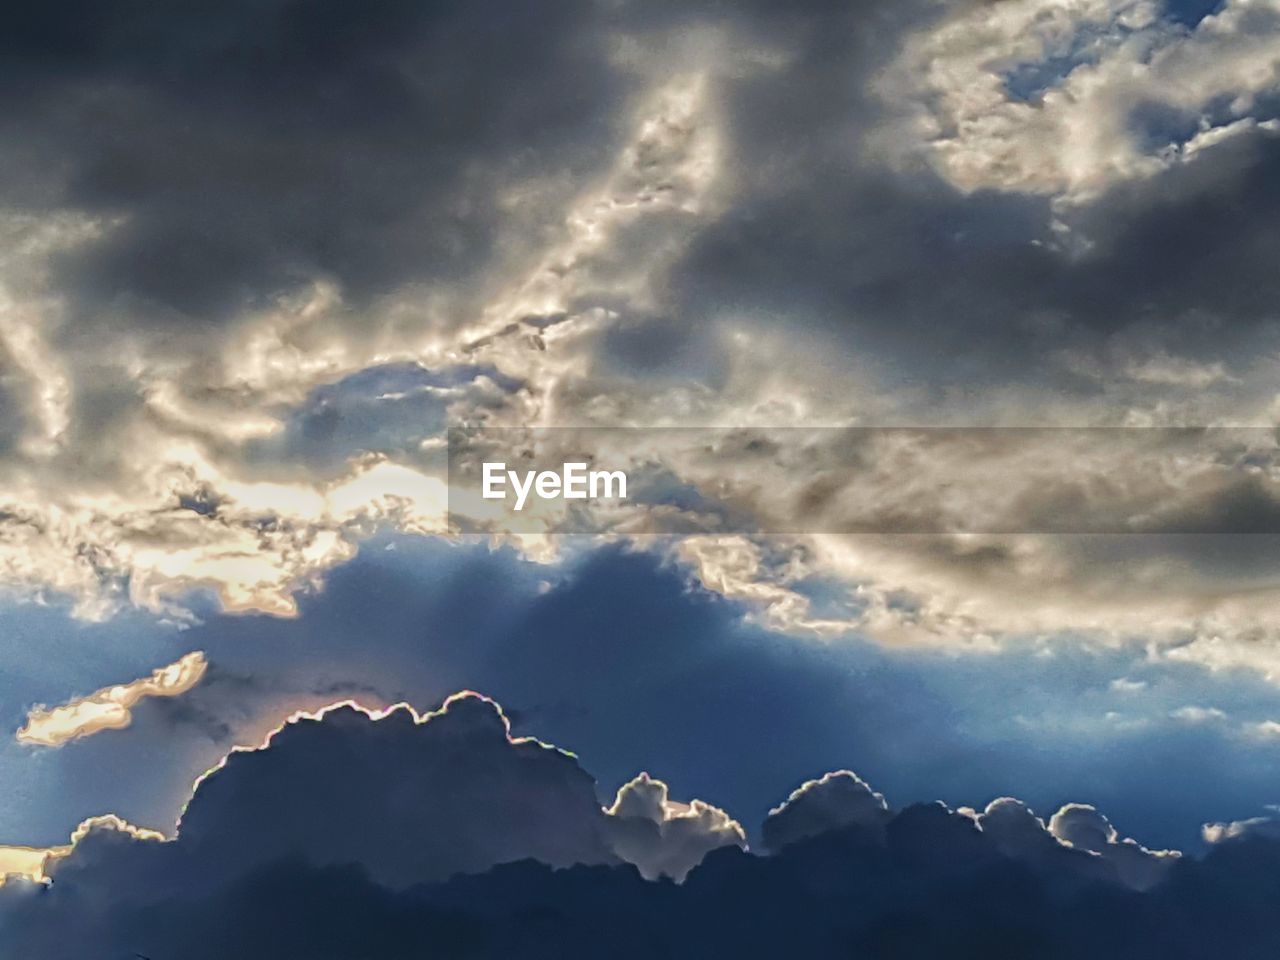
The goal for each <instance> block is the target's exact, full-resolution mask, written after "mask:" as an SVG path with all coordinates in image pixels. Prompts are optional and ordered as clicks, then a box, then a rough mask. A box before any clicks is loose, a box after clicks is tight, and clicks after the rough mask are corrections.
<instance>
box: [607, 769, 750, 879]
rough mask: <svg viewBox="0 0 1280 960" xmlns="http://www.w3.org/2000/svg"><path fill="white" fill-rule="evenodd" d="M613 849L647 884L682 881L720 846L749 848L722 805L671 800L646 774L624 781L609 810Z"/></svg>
mask: <svg viewBox="0 0 1280 960" xmlns="http://www.w3.org/2000/svg"><path fill="white" fill-rule="evenodd" d="M605 813H606V815H607V816H608V817H609V820H608V831H607V832H608V835H609V839H610V842H611V843H612V845H613V851H614V853H616V854H617V855H618V856H619V857H621V858H622V859H623V860H626V861H627V862H628V863H633V864H635V866H636V867H637V869H639V871H640V873H641V875H642V876H644V877H645V878H646V879H648V880H656V879H657V878H658V877H663V876H665V877H670V878H671V879H673V880H675V881H676V882H680V881H683V880H684V878H685V877H686V876H687V875H688V873H689V871H690V870H692V869H693V868H694V867H696V866H697V865H698V864H699V863H701V862H702V858H703V857H704V856H706V855H707V854H708V853H709V852H710V851H712V850H715V849H717V848H719V847H726V846H736V847H741V848H744V849H745V848H746V845H747V837H746V831H744V830H743V829H742V824H740V823H738V822H737V821H736V820H734V819H733V818H732V817H731V816H729V814H727V813H726V812H725V811H723V810H721V809H720V808H719V807H715V806H712V805H711V804H709V803H706V802H704V801H702V800H693V801H692V802H690V803H681V802H679V801H677V800H672V799H671V796H670V793H669V791H668V788H667V785H666V784H665V783H663V782H662V781H661V780H655V779H653V778H652V777H650V776H649V775H648V774H647V773H641V774H640V775H639V776H637V777H636V778H635V779H633V780H631V781H629V782H627V783H624V784H623V785H622V786H621V787H620V788H619V789H618V793H617V796H616V797H615V798H614V801H613V804H612V805H611V806H609V807H607V808H606V809H605Z"/></svg>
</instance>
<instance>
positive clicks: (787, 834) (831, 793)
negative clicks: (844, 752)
mask: <svg viewBox="0 0 1280 960" xmlns="http://www.w3.org/2000/svg"><path fill="white" fill-rule="evenodd" d="M889 818H890V813H889V807H888V804H886V803H885V800H884V797H883V796H881V795H880V794H879V793H877V792H876V791H874V790H872V789H871V787H870V786H868V785H867V783H866V782H865V781H864V780H863V779H862V778H861V777H859V776H858V775H857V774H856V773H853V772H851V771H849V770H838V771H836V772H834V773H828V774H824V775H823V776H822V777H820V778H819V779H817V780H810V781H808V782H806V783H804V784H801V785H800V786H799V787H798V788H796V790H795V791H794V792H792V794H791V796H790V797H788V798H787V801H786V802H785V803H783V804H782V805H780V806H778V807H775V808H774V809H772V810H770V811H769V816H768V817H767V818H766V819H765V822H764V827H763V831H762V836H763V837H764V844H765V846H766V847H767V848H768V849H769V850H772V851H774V852H777V851H779V850H781V849H782V848H783V847H785V846H787V845H788V844H791V843H795V842H796V841H799V840H804V839H806V838H808V837H813V836H817V835H818V834H820V833H826V832H827V831H828V830H836V829H841V828H849V827H857V828H858V830H859V831H860V832H861V833H862V834H863V835H865V836H866V837H867V838H868V840H869V841H871V842H873V843H875V842H883V838H884V825H885V823H887V822H888V820H889Z"/></svg>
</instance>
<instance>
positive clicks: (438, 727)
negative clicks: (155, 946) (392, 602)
mask: <svg viewBox="0 0 1280 960" xmlns="http://www.w3.org/2000/svg"><path fill="white" fill-rule="evenodd" d="M371 798H376V799H374V800H373V801H372V803H371V802H370V801H371ZM604 831H605V822H604V817H603V815H602V813H601V810H600V806H599V804H598V803H597V802H596V798H595V790H594V785H593V783H592V781H591V779H590V778H589V777H588V776H587V775H586V774H585V773H583V772H582V771H581V770H580V769H579V768H578V766H577V764H576V763H575V762H574V761H573V760H572V759H571V758H570V757H568V756H565V755H564V754H561V753H559V752H557V751H555V750H551V749H548V748H546V747H544V746H542V745H540V744H538V743H535V742H532V741H527V742H522V743H512V742H511V741H510V740H509V739H508V736H507V726H506V721H505V719H504V718H503V716H502V714H501V712H500V711H499V710H498V708H497V707H496V706H495V705H494V704H492V703H490V702H489V701H486V700H482V699H480V698H478V697H461V698H456V699H453V700H450V701H449V702H448V703H447V704H446V705H445V708H444V712H443V713H441V714H439V715H438V716H435V717H433V718H430V719H428V720H427V721H426V722H417V720H416V718H415V717H414V715H413V714H412V713H411V712H410V711H409V710H408V709H407V708H402V709H397V710H393V711H392V712H391V713H390V714H389V715H387V716H386V717H385V718H383V719H381V720H375V719H373V718H371V717H370V716H368V715H367V714H365V713H363V712H361V711H359V710H357V709H355V708H351V707H347V708H338V709H336V710H334V711H332V712H329V713H326V714H325V715H324V716H323V718H322V719H320V720H301V721H297V722H294V723H290V724H288V725H286V726H285V727H284V729H283V730H281V731H280V732H279V733H277V734H276V735H275V736H274V737H273V738H272V741H271V745H270V747H269V749H266V750H263V751H258V752H247V753H246V752H240V753H232V754H231V755H230V756H229V757H228V758H227V762H226V766H225V768H224V769H222V770H219V771H218V772H217V773H216V774H214V775H212V776H210V777H209V778H208V779H207V780H206V781H205V782H204V783H202V784H201V786H200V787H199V788H198V789H197V790H196V794H195V796H194V797H193V798H192V800H191V803H190V804H189V805H188V806H187V809H186V810H185V811H184V813H183V816H182V822H181V825H180V828H179V833H180V836H181V837H182V844H183V845H184V846H185V848H186V849H189V850H193V851H200V850H207V851H209V852H208V853H204V854H200V853H197V854H196V855H197V856H202V857H205V858H207V862H209V863H216V864H219V865H220V867H221V871H220V872H224V873H226V872H234V871H235V870H236V869H237V868H238V869H244V867H245V866H246V865H247V864H249V863H262V862H264V861H269V860H274V859H277V858H281V857H289V856H304V855H305V856H306V857H308V858H310V859H311V860H312V861H314V862H317V863H344V862H347V861H358V862H360V863H362V864H364V866H365V867H366V869H367V870H368V871H369V872H370V874H371V876H373V877H374V878H375V879H378V880H379V881H381V882H384V883H390V884H393V885H404V884H407V883H411V882H414V881H422V880H431V879H437V880H439V879H445V878H447V877H449V876H450V875H451V874H453V873H456V872H476V871H477V870H482V869H485V868H486V867H488V866H490V865H492V864H495V863H502V862H504V861H507V860H513V859H520V858H522V857H535V858H538V859H541V860H543V861H545V862H549V863H552V864H555V865H560V866H565V865H568V864H572V863H584V862H585V863H599V862H608V861H611V860H612V859H613V857H612V854H611V853H610V850H609V847H608V844H607V842H606V840H605V838H604ZM228 837H235V838H236V839H235V841H234V843H227V842H226V838H228Z"/></svg>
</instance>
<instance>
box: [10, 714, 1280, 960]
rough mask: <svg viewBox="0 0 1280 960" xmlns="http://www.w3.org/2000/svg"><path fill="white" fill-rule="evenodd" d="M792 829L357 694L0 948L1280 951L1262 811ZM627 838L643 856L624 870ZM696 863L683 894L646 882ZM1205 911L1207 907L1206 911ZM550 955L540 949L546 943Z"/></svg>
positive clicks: (884, 815)
mask: <svg viewBox="0 0 1280 960" xmlns="http://www.w3.org/2000/svg"><path fill="white" fill-rule="evenodd" d="M317 790H318V792H319V795H320V800H319V802H317V801H316V800H315V799H314V798H313V794H312V792H313V791H317ZM320 803H323V805H324V806H323V811H324V814H323V816H320V817H318V816H317V814H318V813H319V812H320V811H321V806H320ZM273 808H280V811H281V812H280V813H276V812H275V810H274V809H273ZM288 814H292V816H290V815H288ZM264 816H265V829H262V827H263V818H264ZM770 820H771V821H772V822H773V826H772V827H771V828H767V829H766V832H767V833H772V834H773V835H774V838H775V842H773V843H771V848H772V852H771V853H770V855H768V856H760V855H755V854H752V853H750V852H748V851H746V850H744V849H742V833H741V828H740V827H738V825H737V824H735V823H733V821H732V820H730V819H729V818H728V817H727V815H726V814H724V812H723V811H718V810H716V809H715V808H712V807H709V806H708V805H705V804H699V803H698V802H694V803H692V804H689V805H684V804H679V803H675V802H673V801H671V800H670V799H669V793H668V789H667V787H666V785H665V784H663V783H661V782H660V781H656V780H654V779H652V778H651V777H648V776H644V775H641V776H639V777H636V778H635V779H634V780H632V781H631V782H629V783H627V784H625V785H624V786H623V788H622V789H621V790H620V791H619V793H618V796H617V799H616V801H615V803H614V804H613V805H612V806H611V807H610V808H609V809H608V810H607V811H606V810H604V809H602V808H601V807H600V806H599V805H598V804H597V803H595V801H594V795H593V785H592V782H591V780H590V778H589V777H588V776H587V775H586V774H585V773H584V772H583V771H582V770H581V768H579V767H578V765H577V763H576V761H575V760H574V758H573V757H572V755H570V754H566V753H563V752H561V751H558V750H556V749H554V748H551V747H549V746H547V745H545V744H541V743H538V742H537V741H532V740H528V739H512V738H511V737H510V735H509V732H508V730H507V727H506V724H505V722H504V717H503V714H502V713H501V711H500V710H499V709H498V708H497V706H496V705H495V704H493V703H492V701H488V700H485V699H484V698H481V697H479V696H477V695H474V694H462V695H458V696H457V697H454V698H451V699H450V700H449V701H448V702H447V703H446V704H445V705H444V706H443V707H442V708H441V710H439V711H436V712H434V713H431V714H426V715H418V714H415V713H414V712H412V711H411V710H409V709H408V708H406V707H396V708H392V709H390V710H387V711H381V712H377V713H373V712H370V711H363V710H359V709H356V708H354V707H352V706H349V705H341V706H335V707H334V708H332V709H331V710H328V711H324V712H322V713H320V714H317V715H314V716H309V717H298V718H295V719H294V720H293V721H291V722H290V723H289V724H286V725H285V726H284V727H283V728H281V730H279V731H278V732H277V733H276V734H275V735H274V736H273V737H271V739H270V741H269V742H268V743H267V744H266V745H264V746H263V747H262V748H259V749H256V750H240V751H236V752H233V753H232V754H231V755H230V757H229V758H228V760H227V762H226V764H225V765H223V766H222V767H220V768H218V769H216V770H214V771H212V772H211V773H210V774H209V775H208V776H207V777H206V778H205V779H204V780H202V781H201V782H200V783H199V784H197V787H196V790H195V793H194V796H193V798H192V803H191V806H190V808H189V810H188V812H187V815H186V816H185V817H184V818H183V822H182V824H181V825H180V827H179V830H178V831H177V833H176V835H175V836H174V837H173V838H172V839H168V840H165V839H163V838H160V837H159V836H158V835H156V834H153V833H150V832H147V831H141V830H138V829H137V828H133V827H131V826H130V825H128V824H126V823H124V822H123V821H120V820H119V819H117V818H98V819H95V820H93V821H89V822H86V824H84V825H82V827H81V828H80V829H79V830H77V832H76V835H75V836H74V837H73V841H72V846H71V847H70V848H69V849H68V850H67V851H66V852H65V854H64V855H59V856H57V857H56V858H53V859H52V862H50V863H49V865H48V868H47V873H48V879H47V882H45V883H43V884H40V885H37V886H33V885H32V884H30V883H22V882H18V883H9V884H6V885H4V887H3V888H0V920H3V923H0V947H3V948H4V949H6V950H7V951H9V952H12V953H14V955H18V956H27V955H32V956H43V957H50V958H62V957H68V958H71V957H75V956H79V955H83V954H84V953H85V952H86V951H87V950H90V949H92V950H95V951H98V952H106V953H109V954H113V953H121V954H128V953H130V952H138V953H142V954H143V955H145V956H153V955H155V954H160V955H181V956H183V957H189V958H191V960H206V958H208V960H212V958H214V957H221V956H228V955H234V956H240V957H245V958H246V960H258V958H263V960H265V958H267V957H273V956H280V955H281V954H282V953H306V954H307V955H309V956H323V955H325V953H324V951H325V950H327V951H328V952H329V955H332V956H353V955H360V952H361V951H369V950H373V951H375V952H377V953H378V955H380V956H396V955H409V954H411V953H412V952H413V951H415V950H418V951H420V950H421V949H428V948H429V949H435V950H437V951H438V950H447V951H452V952H455V953H458V954H465V955H468V956H477V957H487V956H494V957H497V956H513V955H520V954H524V955H534V956H548V957H549V956H576V955H583V954H584V952H589V950H590V944H592V943H595V944H598V943H600V942H605V940H607V941H608V942H611V943H612V942H616V944H617V948H616V950H615V952H616V953H617V954H618V955H619V956H623V957H629V956H636V957H641V956H652V955H653V951H654V950H660V952H662V953H663V954H664V955H668V956H691V957H692V956H707V955H708V952H709V950H712V945H714V951H717V952H722V951H729V952H731V953H733V954H735V955H750V954H751V953H753V952H756V953H758V952H760V951H767V952H769V953H770V954H772V953H774V952H775V950H776V949H777V948H779V947H780V946H781V945H782V944H784V943H791V944H794V945H797V946H798V947H799V948H801V949H802V950H804V951H805V952H806V953H807V954H808V955H813V956H826V955H832V951H833V950H834V949H836V947H837V946H838V947H839V948H840V950H843V949H844V947H846V946H849V945H857V946H858V947H859V949H862V950H864V951H872V952H874V953H875V955H878V956H929V955H936V949H937V945H938V944H940V943H945V944H950V945H951V948H952V949H956V950H962V951H967V952H970V953H974V954H975V955H981V954H983V953H984V952H987V951H988V950H989V948H990V946H991V944H997V943H998V944H1004V945H1005V947H1009V946H1010V945H1013V946H1014V947H1016V948H1017V949H1018V951H1019V953H1020V955H1031V956H1034V955H1037V954H1038V953H1040V952H1043V951H1045V950H1048V949H1049V948H1050V947H1052V949H1053V950H1054V951H1055V955H1058V956H1063V957H1071V958H1074V957H1096V956H1119V955H1124V956H1128V957H1138V958H1144V957H1148V956H1150V957H1153V958H1154V957H1169V956H1187V957H1192V956H1196V955H1198V953H1200V952H1203V949H1202V948H1203V947H1204V946H1205V945H1206V944H1207V943H1216V944H1217V945H1218V948H1219V949H1220V950H1222V951H1225V952H1226V953H1227V954H1228V955H1246V954H1249V953H1251V952H1252V953H1258V952H1260V951H1261V952H1265V951H1264V948H1265V947H1267V946H1269V945H1270V944H1271V943H1273V942H1274V941H1275V940H1276V939H1277V938H1280V931H1275V930H1274V929H1273V926H1274V925H1273V924H1268V923H1261V922H1258V920H1259V919H1260V917H1261V916H1262V915H1261V914H1259V913H1258V912H1257V911H1259V910H1262V909H1264V904H1266V903H1268V902H1269V901H1268V898H1267V897H1259V896H1254V897H1241V896H1240V895H1239V891H1240V890H1241V889H1242V886H1241V885H1244V887H1248V886H1249V885H1261V887H1260V889H1270V887H1269V886H1268V884H1272V885H1274V882H1275V881H1274V878H1275V876H1276V875H1277V873H1280V845H1277V844H1276V843H1275V841H1274V840H1273V839H1269V836H1270V834H1269V833H1268V831H1267V830H1266V829H1262V828H1261V827H1258V826H1256V825H1257V824H1261V823H1262V822H1263V821H1262V820H1261V819H1259V820H1257V821H1247V822H1242V823H1240V824H1218V825H1209V826H1208V827H1206V828H1205V831H1206V837H1207V838H1208V839H1209V840H1210V841H1211V842H1212V844H1213V848H1212V849H1211V850H1210V852H1209V854H1208V855H1207V856H1206V857H1205V858H1203V859H1201V860H1197V859H1195V858H1187V857H1179V856H1175V855H1170V854H1157V853H1152V852H1151V851H1147V850H1145V849H1144V848H1142V847H1141V846H1139V845H1137V844H1135V843H1133V842H1132V841H1121V840H1119V839H1118V837H1117V834H1116V831H1115V830H1114V828H1113V827H1111V825H1110V823H1109V822H1108V821H1107V819H1106V818H1105V817H1103V816H1102V815H1101V814H1099V813H1098V812H1097V811H1096V810H1095V809H1093V808H1092V807H1087V806H1083V805H1079V804H1069V805H1067V806H1066V807H1063V808H1062V809H1061V810H1059V811H1058V813H1057V814H1056V815H1055V816H1054V817H1053V818H1051V821H1050V826H1049V827H1046V825H1045V824H1044V822H1043V821H1041V820H1040V819H1039V818H1038V817H1036V816H1035V815H1034V813H1032V811H1031V810H1030V809H1029V808H1027V807H1026V805H1025V804H1023V803H1022V802H1021V801H1018V800H1015V799H1012V798H1008V797H1005V798H1001V799H998V800H996V801H993V802H992V803H991V804H989V805H988V806H987V807H986V809H985V810H984V811H983V812H982V813H975V812H974V811H972V810H964V809H962V810H959V811H955V810H951V809H949V808H947V807H946V806H945V805H942V804H938V803H935V804H919V805H914V806H910V807H907V808H905V809H903V810H900V811H890V810H888V809H887V808H886V807H885V805H884V803H883V800H882V799H881V798H880V796H879V794H877V793H876V792H875V791H874V790H872V789H871V788H870V787H869V786H868V785H867V784H866V783H865V782H864V781H862V780H861V779H860V778H858V777H857V776H856V775H854V774H852V773H851V772H849V771H837V772H834V773H831V774H828V775H827V776H824V777H822V778H819V779H817V780H813V781H810V782H808V783H806V784H804V785H802V787H801V788H800V789H798V790H797V791H795V792H794V793H793V794H792V795H791V797H790V798H789V799H788V800H787V802H786V803H784V804H783V805H781V806H780V807H779V808H778V809H777V810H775V811H774V812H773V813H771V815H770ZM640 824H644V825H646V826H647V827H651V828H660V827H662V826H663V825H664V824H665V825H667V826H669V827H671V828H672V829H671V831H670V832H664V831H662V830H661V829H659V830H656V831H655V830H648V831H636V830H633V829H632V828H634V827H637V826H638V825H640ZM602 826H603V827H604V831H603V832H602V831H601V827H602ZM868 831H871V832H872V833H871V834H868ZM277 834H282V835H283V836H282V838H281V839H282V841H283V842H275V841H274V840H273V836H274V835H277ZM606 837H611V840H612V842H613V843H615V844H617V845H618V850H619V852H621V853H624V855H626V854H627V853H628V850H627V848H629V850H630V853H632V854H634V855H635V856H634V860H635V862H636V863H637V864H638V865H639V867H640V869H639V870H637V869H636V867H635V866H633V865H631V864H628V863H624V862H621V861H619V860H618V859H617V858H615V857H612V856H611V855H610V854H609V853H608V850H607V846H608V844H607V842H606ZM575 838H576V839H575ZM869 839H870V840H871V842H868V840H869ZM655 840H656V841H657V842H655ZM784 840H785V842H784ZM513 841H514V842H513ZM582 842H585V844H586V846H585V847H583V846H581V845H580V843H582ZM584 852H585V853H586V854H587V858H586V859H587V860H588V861H589V862H587V863H584V862H583V857H582V856H581V854H583V853H584ZM704 855H705V858H704ZM528 857H532V859H525V858H528ZM544 858H549V860H550V861H552V862H548V861H547V859H544ZM593 858H598V859H593ZM699 859H701V863H700V864H698V863H697V861H698V860H699ZM676 873H679V874H681V876H682V877H683V883H681V884H672V883H670V882H666V881H665V880H663V879H650V880H646V879H642V875H643V876H644V877H651V878H661V877H670V876H673V875H675V874H676ZM1255 892H1257V891H1255ZM1189 905H1194V906H1196V907H1198V909H1200V910H1203V911H1204V912H1203V914H1201V915H1196V916H1194V917H1191V916H1188V915H1187V912H1186V911H1187V910H1188V907H1189ZM655 916H661V917H662V922H661V923H659V924H655V923H654V922H653V918H654V917H655ZM1267 916H1269V914H1267ZM725 917H733V918H734V921H733V923H726V922H725V919H724V918H725ZM602 938H604V939H602ZM531 943H533V944H536V945H537V948H536V951H535V952H533V953H530V951H529V950H528V949H521V948H520V947H519V945H520V944H524V945H525V948H527V947H528V946H529V944H531ZM1178 944H1181V945H1182V949H1183V952H1182V953H1178V952H1177V951H1176V950H1172V947H1173V946H1176V945H1178ZM1100 945H1101V946H1100ZM1111 947H1115V949H1111ZM317 951H320V952H317ZM1171 951H1172V952H1171Z"/></svg>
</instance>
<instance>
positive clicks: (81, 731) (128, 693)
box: [17, 650, 209, 747]
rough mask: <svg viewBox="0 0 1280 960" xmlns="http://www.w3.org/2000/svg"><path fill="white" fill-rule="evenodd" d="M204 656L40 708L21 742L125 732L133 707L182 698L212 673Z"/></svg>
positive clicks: (45, 743) (56, 742)
mask: <svg viewBox="0 0 1280 960" xmlns="http://www.w3.org/2000/svg"><path fill="white" fill-rule="evenodd" d="M208 667H209V665H208V663H207V661H206V660H205V657H204V654H203V653H202V652H201V651H199V650H195V651H192V652H191V653H188V654H186V655H185V656H183V657H181V658H180V659H178V660H176V661H175V662H173V663H171V664H169V665H168V666H166V667H158V668H156V669H155V670H153V671H152V672H151V676H149V677H142V678H141V679H139V680H132V681H130V682H129V683H123V684H115V685H113V686H110V687H104V688H102V689H101V690H98V691H96V692H95V693H91V694H89V696H87V697H80V698H77V699H75V700H70V701H68V702H67V703H64V704H61V705H59V706H56V707H46V706H43V705H37V706H35V707H32V708H31V710H30V711H29V712H28V713H27V722H26V724H25V725H23V726H22V727H21V728H20V729H19V730H18V733H17V738H18V740H19V741H20V742H21V743H30V744H35V745H37V746H42V747H60V746H62V745H63V744H64V743H66V742H67V741H69V740H76V739H79V738H80V737H90V736H93V734H95V733H98V732H100V731H102V730H123V729H124V728H125V727H127V726H129V724H131V723H132V722H133V708H134V707H135V706H137V705H138V704H139V703H140V702H141V701H143V700H145V699H147V698H148V697H180V696H182V695H183V694H184V693H187V692H188V691H190V690H191V689H192V688H193V687H195V686H196V684H198V683H199V682H200V681H201V679H203V677H204V675H205V671H206V670H208Z"/></svg>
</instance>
